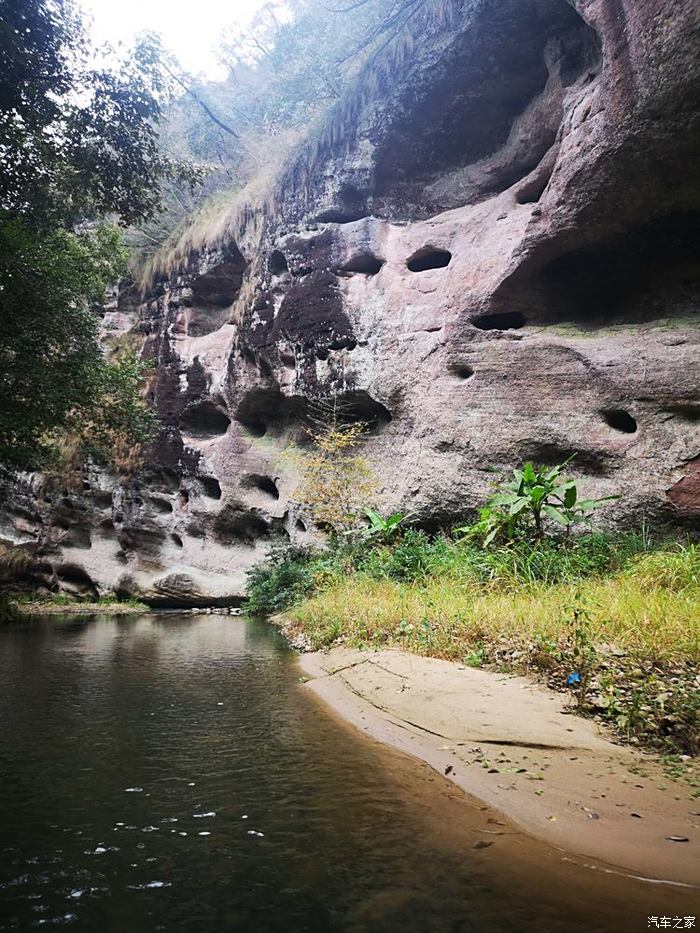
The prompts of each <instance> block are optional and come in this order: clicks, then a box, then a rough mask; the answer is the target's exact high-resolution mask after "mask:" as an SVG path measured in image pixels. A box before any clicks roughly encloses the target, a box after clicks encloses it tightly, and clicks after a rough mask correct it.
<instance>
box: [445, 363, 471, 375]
mask: <svg viewBox="0 0 700 933" xmlns="http://www.w3.org/2000/svg"><path fill="white" fill-rule="evenodd" d="M450 372H451V373H454V375H455V376H458V377H459V378H460V379H471V377H472V376H473V375H474V370H473V369H472V368H471V366H470V365H469V364H468V363H452V364H451V365H450Z"/></svg>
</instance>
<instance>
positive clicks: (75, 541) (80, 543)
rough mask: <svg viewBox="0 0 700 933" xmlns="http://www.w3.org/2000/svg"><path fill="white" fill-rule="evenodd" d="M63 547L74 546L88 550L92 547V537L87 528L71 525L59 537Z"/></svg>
mask: <svg viewBox="0 0 700 933" xmlns="http://www.w3.org/2000/svg"><path fill="white" fill-rule="evenodd" d="M61 544H62V545H63V546H64V547H74V548H79V549H80V550H84V551H89V550H90V548H91V547H92V539H91V538H90V532H89V531H88V530H87V528H78V527H77V526H73V527H72V528H71V529H70V531H69V532H68V534H67V535H65V536H64V537H63V538H62V539H61Z"/></svg>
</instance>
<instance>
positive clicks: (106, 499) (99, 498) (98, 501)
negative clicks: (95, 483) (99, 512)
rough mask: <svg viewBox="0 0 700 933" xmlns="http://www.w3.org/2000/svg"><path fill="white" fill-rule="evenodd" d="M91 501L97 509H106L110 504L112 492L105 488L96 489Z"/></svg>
mask: <svg viewBox="0 0 700 933" xmlns="http://www.w3.org/2000/svg"><path fill="white" fill-rule="evenodd" d="M92 498H93V501H94V503H95V505H96V506H97V508H98V509H108V508H110V507H111V505H112V492H111V490H110V491H109V492H108V491H107V490H106V489H96V490H95V491H94V492H93V494H92Z"/></svg>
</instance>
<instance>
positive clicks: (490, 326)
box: [472, 311, 526, 330]
mask: <svg viewBox="0 0 700 933" xmlns="http://www.w3.org/2000/svg"><path fill="white" fill-rule="evenodd" d="M525 323H526V322H525V318H524V316H523V315H522V314H521V313H520V311H500V312H494V313H493V314H479V315H478V316H477V317H475V318H472V324H473V325H474V327H478V328H479V330H518V329H519V328H520V327H524V326H525Z"/></svg>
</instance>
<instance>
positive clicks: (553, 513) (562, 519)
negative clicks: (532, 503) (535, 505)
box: [542, 505, 570, 525]
mask: <svg viewBox="0 0 700 933" xmlns="http://www.w3.org/2000/svg"><path fill="white" fill-rule="evenodd" d="M542 511H543V512H544V513H545V514H546V515H548V516H549V517H550V518H553V519H554V521H555V522H559V524H560V525H568V524H570V522H569V520H568V518H567V517H566V515H564V514H563V513H562V512H560V511H559V509H555V508H554V506H553V505H544V506H542Z"/></svg>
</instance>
